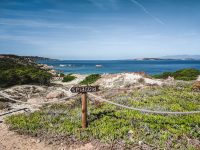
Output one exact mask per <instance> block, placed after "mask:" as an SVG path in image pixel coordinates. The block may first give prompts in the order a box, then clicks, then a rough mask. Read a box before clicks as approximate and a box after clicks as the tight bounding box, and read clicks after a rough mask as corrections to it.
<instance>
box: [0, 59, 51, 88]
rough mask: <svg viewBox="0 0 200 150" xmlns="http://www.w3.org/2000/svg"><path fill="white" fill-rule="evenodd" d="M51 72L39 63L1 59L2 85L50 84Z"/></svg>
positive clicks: (0, 80)
mask: <svg viewBox="0 0 200 150" xmlns="http://www.w3.org/2000/svg"><path fill="white" fill-rule="evenodd" d="M50 79H51V74H50V73H48V72H46V71H45V70H42V69H40V68H39V67H37V65H32V64H21V63H19V62H18V61H15V60H12V59H1V60H0V87H8V86H13V85H21V84H42V85H45V84H49V83H50Z"/></svg>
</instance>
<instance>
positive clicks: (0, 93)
mask: <svg viewBox="0 0 200 150" xmlns="http://www.w3.org/2000/svg"><path fill="white" fill-rule="evenodd" d="M0 95H1V96H3V97H4V98H7V99H9V100H10V101H13V102H17V103H22V104H33V105H43V104H51V103H58V102H62V101H65V100H68V99H71V98H73V97H76V96H77V95H78V94H75V95H72V96H70V97H64V98H62V99H59V100H54V101H49V102H42V103H29V102H23V101H19V100H16V99H13V98H11V97H10V96H8V95H7V94H5V93H3V92H1V91H0Z"/></svg>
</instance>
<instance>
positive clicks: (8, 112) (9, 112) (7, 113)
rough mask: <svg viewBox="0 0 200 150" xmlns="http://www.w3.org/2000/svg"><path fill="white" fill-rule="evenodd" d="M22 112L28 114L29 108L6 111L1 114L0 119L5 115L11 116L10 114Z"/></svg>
mask: <svg viewBox="0 0 200 150" xmlns="http://www.w3.org/2000/svg"><path fill="white" fill-rule="evenodd" d="M22 110H23V111H26V112H28V111H29V108H21V109H15V110H12V111H7V112H5V113H1V114H0V117H1V116H5V115H9V114H12V113H15V112H18V111H22Z"/></svg>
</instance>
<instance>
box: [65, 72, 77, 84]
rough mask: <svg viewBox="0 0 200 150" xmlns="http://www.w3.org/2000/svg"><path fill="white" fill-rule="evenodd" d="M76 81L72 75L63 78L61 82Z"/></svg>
mask: <svg viewBox="0 0 200 150" xmlns="http://www.w3.org/2000/svg"><path fill="white" fill-rule="evenodd" d="M74 79H76V77H75V76H73V75H72V74H68V75H66V76H64V78H63V81H62V82H70V81H72V80H74Z"/></svg>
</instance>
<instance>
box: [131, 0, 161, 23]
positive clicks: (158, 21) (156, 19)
mask: <svg viewBox="0 0 200 150" xmlns="http://www.w3.org/2000/svg"><path fill="white" fill-rule="evenodd" d="M131 2H132V3H134V4H135V5H137V6H138V7H139V8H140V9H141V10H142V11H143V12H144V13H145V14H147V15H149V16H150V17H151V18H153V19H154V20H155V21H156V22H157V23H159V24H162V25H164V24H165V23H164V22H163V21H162V20H160V19H159V18H157V17H156V16H154V15H153V14H152V13H151V12H149V11H148V10H147V9H146V8H145V7H144V6H143V5H142V4H141V3H139V2H138V1H136V0H131Z"/></svg>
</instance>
